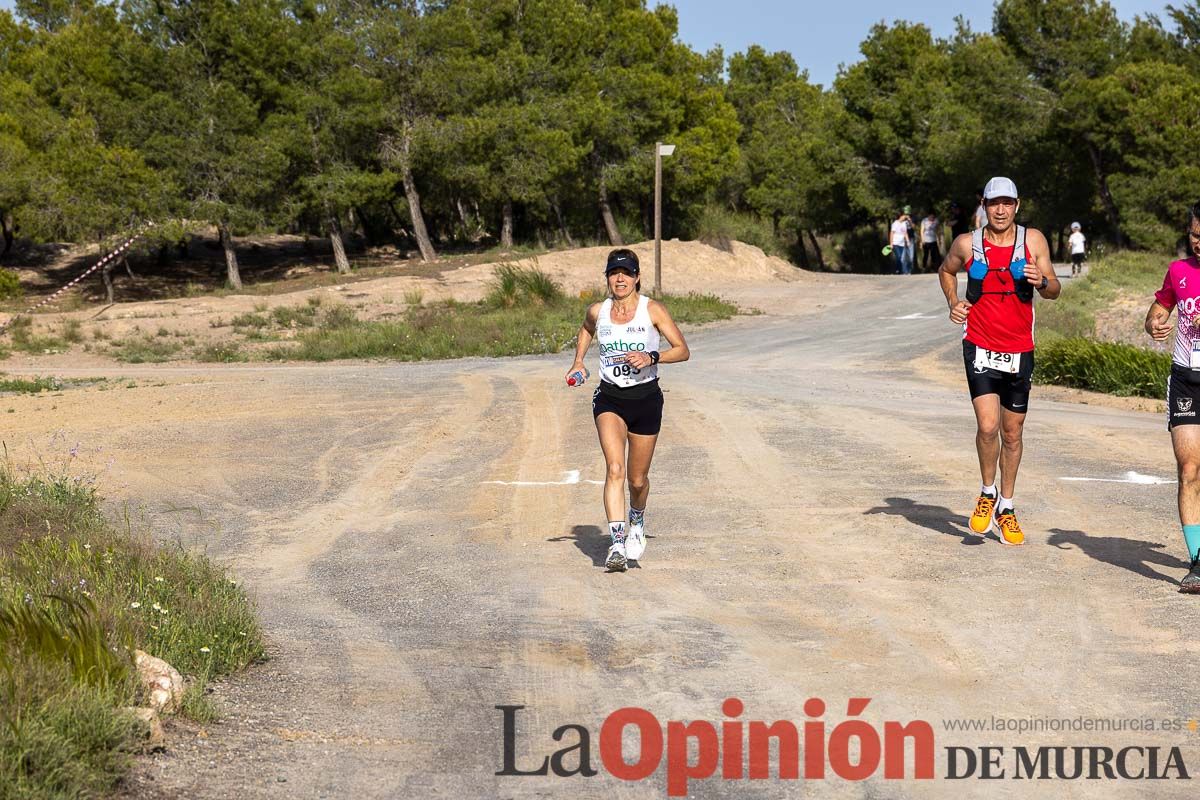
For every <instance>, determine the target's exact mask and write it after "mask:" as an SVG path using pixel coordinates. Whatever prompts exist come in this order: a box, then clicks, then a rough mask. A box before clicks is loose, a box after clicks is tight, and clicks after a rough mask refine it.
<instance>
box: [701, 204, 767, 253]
mask: <svg viewBox="0 0 1200 800" xmlns="http://www.w3.org/2000/svg"><path fill="white" fill-rule="evenodd" d="M696 238H697V239H699V240H700V241H702V242H704V243H706V244H710V245H712V246H713V247H719V248H721V249H723V250H729V249H730V244H731V242H732V241H734V240H736V241H739V242H745V243H746V244H752V245H754V246H755V247H757V248H759V249H761V250H762V251H763V252H764V253H766V254H767V255H772V256H779V257H780V258H783V257H785V255H786V249H787V248H786V247H785V246H784V244H783V243H782V242H780V241H779V239H778V238H776V236H775V232H774V230H773V229H772V227H771V222H770V220H764V219H761V218H760V217H758V216H757V215H755V214H746V213H742V212H737V211H730V210H728V209H727V208H725V207H723V206H719V205H707V206H705V207H704V208H703V210H701V212H700V215H699V217H698V218H697V220H696Z"/></svg>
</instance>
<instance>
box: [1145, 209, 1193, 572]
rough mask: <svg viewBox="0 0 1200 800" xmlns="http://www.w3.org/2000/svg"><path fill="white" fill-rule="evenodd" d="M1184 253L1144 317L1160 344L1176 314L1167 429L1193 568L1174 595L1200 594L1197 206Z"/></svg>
mask: <svg viewBox="0 0 1200 800" xmlns="http://www.w3.org/2000/svg"><path fill="white" fill-rule="evenodd" d="M1188 250H1190V251H1191V255H1190V256H1188V257H1187V258H1184V259H1180V260H1178V261H1174V262H1172V263H1171V266H1169V267H1167V276H1166V278H1165V279H1163V285H1162V288H1161V289H1159V290H1158V291H1157V292H1155V293H1154V302H1153V303H1151V304H1150V310H1149V311H1147V312H1146V333H1148V334H1150V336H1151V337H1152V338H1153V339H1154V340H1155V341H1156V342H1165V341H1166V340H1167V337H1168V336H1170V335H1171V327H1172V326H1171V324H1170V323H1169V322H1167V320H1168V319H1169V318H1170V316H1171V309H1175V311H1176V316H1177V317H1178V322H1179V332H1178V333H1177V334H1176V335H1175V350H1174V354H1173V356H1172V359H1171V377H1170V380H1168V382H1167V430H1169V431H1170V432H1171V445H1172V446H1173V448H1174V450H1175V463H1176V464H1177V465H1178V467H1179V524H1180V525H1182V526H1183V541H1184V543H1185V544H1186V545H1187V549H1188V557H1189V558H1190V559H1191V563H1192V567H1191V569H1190V570H1188V574H1187V575H1186V576H1185V577H1184V579H1183V580H1182V581H1181V582H1180V584H1179V591H1181V592H1183V593H1184V594H1200V416H1198V415H1200V203H1197V204H1196V205H1194V206H1192V207H1191V208H1190V209H1188Z"/></svg>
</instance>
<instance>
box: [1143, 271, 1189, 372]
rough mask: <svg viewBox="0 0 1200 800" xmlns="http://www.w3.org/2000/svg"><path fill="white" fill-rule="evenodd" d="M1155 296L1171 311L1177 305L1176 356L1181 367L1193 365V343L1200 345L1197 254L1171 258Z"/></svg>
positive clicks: (1160, 303)
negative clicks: (1160, 286)
mask: <svg viewBox="0 0 1200 800" xmlns="http://www.w3.org/2000/svg"><path fill="white" fill-rule="evenodd" d="M1154 299H1155V300H1157V301H1158V303H1159V305H1161V306H1163V307H1164V308H1166V309H1167V310H1168V311H1170V310H1171V309H1172V308H1174V309H1176V311H1175V317H1176V323H1175V327H1176V333H1175V354H1174V357H1173V358H1174V361H1175V363H1176V364H1178V365H1180V366H1181V367H1191V365H1192V347H1193V346H1197V347H1200V261H1197V260H1196V257H1195V256H1190V257H1188V258H1185V259H1181V260H1179V261H1172V262H1171V266H1169V267H1167V276H1166V277H1165V278H1164V279H1163V285H1162V288H1161V289H1159V290H1158V291H1157V292H1155V293H1154Z"/></svg>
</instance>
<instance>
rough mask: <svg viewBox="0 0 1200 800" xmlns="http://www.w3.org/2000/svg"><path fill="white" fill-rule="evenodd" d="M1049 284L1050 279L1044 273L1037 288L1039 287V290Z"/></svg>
mask: <svg viewBox="0 0 1200 800" xmlns="http://www.w3.org/2000/svg"><path fill="white" fill-rule="evenodd" d="M1049 285H1050V279H1049V278H1047V277H1046V276H1045V275H1043V276H1042V285H1041V286H1039V287H1038V289H1039V290H1041V289H1045V288H1046V287H1047V286H1049Z"/></svg>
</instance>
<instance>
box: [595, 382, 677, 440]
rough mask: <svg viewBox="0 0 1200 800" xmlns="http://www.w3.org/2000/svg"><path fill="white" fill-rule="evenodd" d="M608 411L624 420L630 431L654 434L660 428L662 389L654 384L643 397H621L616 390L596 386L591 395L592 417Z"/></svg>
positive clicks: (641, 434) (646, 434)
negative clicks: (605, 389) (594, 391)
mask: <svg viewBox="0 0 1200 800" xmlns="http://www.w3.org/2000/svg"><path fill="white" fill-rule="evenodd" d="M618 391H619V390H618ZM610 412H611V413H613V414H616V415H617V416H618V417H620V418H621V419H622V420H624V421H625V426H626V427H627V428H629V432H630V433H634V434H638V435H639V436H655V435H657V434H658V431H659V429H661V428H662V412H663V393H662V389H659V388H658V387H657V386H656V387H654V391H653V392H652V393H651V394H648V395H646V396H644V397H622V396H620V395H619V394H618V393H617V392H614V391H612V390H609V391H607V392H606V391H604V390H603V389H602V388H601V387H599V386H597V387H596V393H595V394H593V395H592V417H593V418H594V417H598V416H600V415H601V414H604V413H610Z"/></svg>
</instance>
